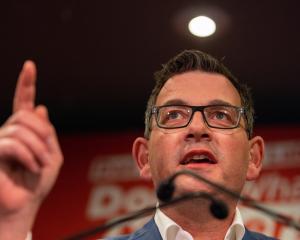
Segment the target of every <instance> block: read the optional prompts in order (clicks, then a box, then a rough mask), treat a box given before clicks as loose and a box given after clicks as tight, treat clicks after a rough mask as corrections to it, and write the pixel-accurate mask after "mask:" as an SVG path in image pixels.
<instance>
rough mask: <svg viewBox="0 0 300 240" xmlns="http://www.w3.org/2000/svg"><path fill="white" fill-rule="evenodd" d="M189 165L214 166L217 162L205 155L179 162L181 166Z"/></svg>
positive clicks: (194, 156)
mask: <svg viewBox="0 0 300 240" xmlns="http://www.w3.org/2000/svg"><path fill="white" fill-rule="evenodd" d="M191 163H198V164H201V163H208V164H216V163H217V161H216V160H215V159H213V158H212V157H210V156H208V155H206V154H198V155H193V156H190V157H187V158H185V159H184V160H183V161H181V162H180V164H182V165H187V164H191Z"/></svg>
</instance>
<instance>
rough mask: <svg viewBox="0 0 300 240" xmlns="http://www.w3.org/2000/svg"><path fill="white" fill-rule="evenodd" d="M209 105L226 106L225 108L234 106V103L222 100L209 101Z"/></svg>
mask: <svg viewBox="0 0 300 240" xmlns="http://www.w3.org/2000/svg"><path fill="white" fill-rule="evenodd" d="M207 105H225V106H233V104H232V103H229V102H227V101H224V100H221V99H214V100H212V101H209V102H208V104H207Z"/></svg>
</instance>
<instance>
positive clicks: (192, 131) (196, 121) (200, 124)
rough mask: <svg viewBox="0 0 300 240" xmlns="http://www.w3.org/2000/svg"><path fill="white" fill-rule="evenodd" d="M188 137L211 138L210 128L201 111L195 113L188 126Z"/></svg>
mask: <svg viewBox="0 0 300 240" xmlns="http://www.w3.org/2000/svg"><path fill="white" fill-rule="evenodd" d="M186 138H187V139H198V138H205V139H208V138H210V134H209V128H208V126H207V124H206V122H205V119H204V118H203V115H202V113H201V112H199V111H197V112H195V113H194V116H193V117H192V119H191V121H190V124H189V125H188V126H187V136H186Z"/></svg>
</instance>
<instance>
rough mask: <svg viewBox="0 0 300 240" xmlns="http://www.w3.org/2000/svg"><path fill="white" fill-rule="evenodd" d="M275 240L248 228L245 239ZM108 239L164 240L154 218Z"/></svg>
mask: <svg viewBox="0 0 300 240" xmlns="http://www.w3.org/2000/svg"><path fill="white" fill-rule="evenodd" d="M272 239H273V240H274V239H275V238H271V237H267V236H265V235H263V234H260V233H256V232H252V231H249V230H248V229H246V232H245V235H244V237H243V240H272ZM106 240H162V237H161V235H160V233H159V230H158V228H157V226H156V224H155V222H154V219H151V220H150V221H149V222H148V223H146V224H145V225H144V226H143V227H142V228H141V229H139V230H137V231H136V232H134V233H132V234H130V235H126V236H119V237H109V238H106Z"/></svg>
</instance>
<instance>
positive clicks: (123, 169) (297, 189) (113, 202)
mask: <svg viewBox="0 0 300 240" xmlns="http://www.w3.org/2000/svg"><path fill="white" fill-rule="evenodd" d="M256 133H257V134H259V135H261V136H263V137H264V139H265V140H266V156H265V163H264V167H263V171H262V174H261V176H260V178H259V179H258V180H257V181H255V182H250V183H247V184H246V186H245V189H244V194H247V195H249V196H251V197H253V198H254V199H256V200H259V201H262V202H263V203H264V204H266V205H267V206H268V207H270V208H272V209H274V210H276V211H278V212H280V213H283V214H286V215H288V216H291V217H293V218H294V219H296V220H298V221H300V208H299V206H300V127H299V126H293V127H282V126H280V127H278V126H273V127H260V128H258V130H257V131H256ZM141 134H142V133H134V132H126V133H119V134H116V133H112V134H101V133H99V134H84V135H68V136H60V142H61V146H62V150H63V153H64V156H65V164H64V166H63V168H62V171H61V174H60V176H59V178H58V181H57V183H56V185H55V187H54V189H53V191H52V192H51V194H50V195H49V197H48V198H47V199H46V201H45V203H44V204H43V206H42V208H41V211H40V212H39V214H38V217H37V221H36V224H35V226H34V229H33V237H34V239H43V240H53V239H63V238H64V237H66V236H70V235H73V234H75V233H78V232H80V231H82V230H85V229H88V228H91V227H95V226H97V225H99V224H101V223H104V222H105V221H107V220H110V219H112V218H114V217H118V216H121V215H123V214H126V213H128V212H132V211H135V210H139V209H142V208H144V207H146V206H150V205H154V204H155V203H156V198H155V193H154V191H153V186H152V184H151V182H147V181H144V180H142V179H141V178H140V177H139V173H138V171H137V167H136V165H135V163H134V161H133V160H132V158H131V145H132V142H133V141H134V139H135V138H136V137H137V136H140V135H141ZM241 211H242V215H243V217H244V220H245V224H246V225H247V226H248V227H249V228H251V229H253V230H258V231H262V232H265V233H266V234H269V235H272V236H275V237H278V238H281V239H289V240H293V239H300V236H299V232H297V231H295V230H293V229H291V228H289V227H285V226H282V225H281V224H279V223H276V222H274V221H273V219H271V218H270V217H268V216H266V215H264V214H262V213H259V212H257V211H254V210H252V209H249V208H245V207H244V206H241ZM146 220H147V218H145V219H139V220H136V221H131V222H128V223H126V224H123V225H121V226H118V227H114V228H112V229H111V230H109V231H107V232H105V233H100V234H98V235H94V236H93V237H91V238H90V239H97V238H100V237H103V236H108V235H118V234H122V233H128V232H130V231H133V230H134V229H137V228H138V227H140V226H141V225H142V224H144V222H145V221H146Z"/></svg>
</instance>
